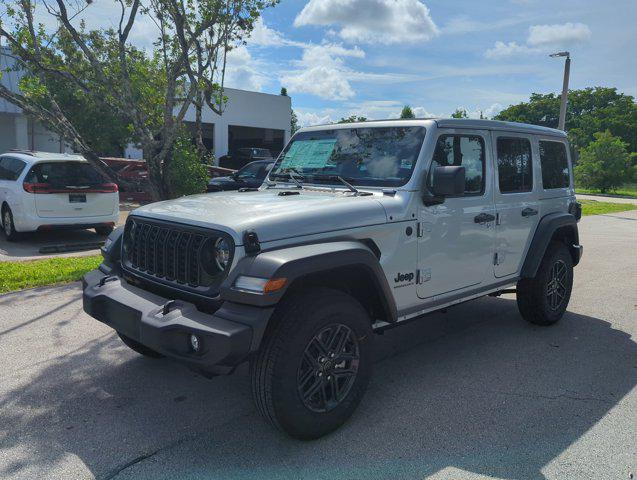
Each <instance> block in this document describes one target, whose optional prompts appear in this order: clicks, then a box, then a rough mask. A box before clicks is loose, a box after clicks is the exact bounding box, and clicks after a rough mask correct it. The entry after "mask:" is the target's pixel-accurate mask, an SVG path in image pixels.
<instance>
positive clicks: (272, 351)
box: [251, 289, 372, 440]
mask: <svg viewBox="0 0 637 480" xmlns="http://www.w3.org/2000/svg"><path fill="white" fill-rule="evenodd" d="M272 321H273V322H275V323H274V328H273V329H272V330H270V331H269V333H268V334H267V336H266V338H264V341H263V345H262V348H261V349H260V350H259V353H258V356H257V358H256V359H255V360H254V361H253V362H252V365H251V376H252V391H253V396H254V400H255V403H256V406H257V409H258V410H259V412H260V413H261V414H262V415H263V416H264V417H265V418H266V419H267V420H268V421H269V422H270V423H271V424H272V425H274V426H275V427H277V428H278V429H280V430H282V431H284V432H286V433H287V434H288V435H290V436H292V437H295V438H298V439H303V440H310V439H314V438H319V437H321V436H323V435H326V434H327V433H330V432H331V431H333V430H335V429H337V428H338V427H340V426H341V425H342V424H343V423H344V422H345V421H346V420H347V419H348V418H349V417H350V416H351V415H352V413H353V412H354V410H355V409H356V407H357V406H358V404H359V402H360V401H361V399H362V397H363V395H364V393H365V390H366V388H367V384H368V382H369V377H370V373H371V339H372V330H371V322H370V319H369V316H368V315H367V312H366V311H365V310H364V309H363V308H362V306H361V305H360V304H359V303H358V302H357V301H356V300H355V299H354V298H352V297H350V296H349V295H346V294H344V293H342V292H338V291H335V290H327V289H319V290H315V291H312V292H308V293H306V294H300V295H297V296H295V297H294V298H292V299H290V300H289V301H287V302H286V304H285V305H283V306H282V307H281V310H280V312H278V313H277V316H276V318H273V319H272Z"/></svg>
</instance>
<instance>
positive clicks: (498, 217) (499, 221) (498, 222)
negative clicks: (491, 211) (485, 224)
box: [495, 212, 502, 225]
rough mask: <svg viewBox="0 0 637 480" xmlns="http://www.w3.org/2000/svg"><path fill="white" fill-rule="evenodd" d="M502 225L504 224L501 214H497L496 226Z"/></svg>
mask: <svg viewBox="0 0 637 480" xmlns="http://www.w3.org/2000/svg"><path fill="white" fill-rule="evenodd" d="M501 223H502V220H501V218H500V213H499V212H496V214H495V224H496V225H500V224H501Z"/></svg>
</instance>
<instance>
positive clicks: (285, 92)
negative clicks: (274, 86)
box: [281, 87, 288, 97]
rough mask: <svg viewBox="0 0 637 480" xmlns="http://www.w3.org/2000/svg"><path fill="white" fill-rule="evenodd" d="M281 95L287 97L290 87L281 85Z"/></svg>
mask: <svg viewBox="0 0 637 480" xmlns="http://www.w3.org/2000/svg"><path fill="white" fill-rule="evenodd" d="M281 96H282V97H287V96H288V89H287V88H285V87H281Z"/></svg>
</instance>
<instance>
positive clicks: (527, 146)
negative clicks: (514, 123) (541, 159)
mask: <svg viewBox="0 0 637 480" xmlns="http://www.w3.org/2000/svg"><path fill="white" fill-rule="evenodd" d="M497 149H498V182H499V185H500V192H501V193H519V192H530V191H531V190H533V162H532V160H531V142H530V141H529V140H528V139H526V138H517V137H515V138H513V137H512V138H505V137H500V138H498V143H497Z"/></svg>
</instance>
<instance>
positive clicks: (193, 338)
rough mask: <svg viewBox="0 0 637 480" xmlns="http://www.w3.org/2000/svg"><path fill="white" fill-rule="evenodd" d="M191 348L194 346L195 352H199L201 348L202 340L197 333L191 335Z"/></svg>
mask: <svg viewBox="0 0 637 480" xmlns="http://www.w3.org/2000/svg"><path fill="white" fill-rule="evenodd" d="M190 348H192V351H193V352H198V351H199V350H200V349H201V341H200V340H199V337H198V336H197V335H195V334H191V335H190Z"/></svg>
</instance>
